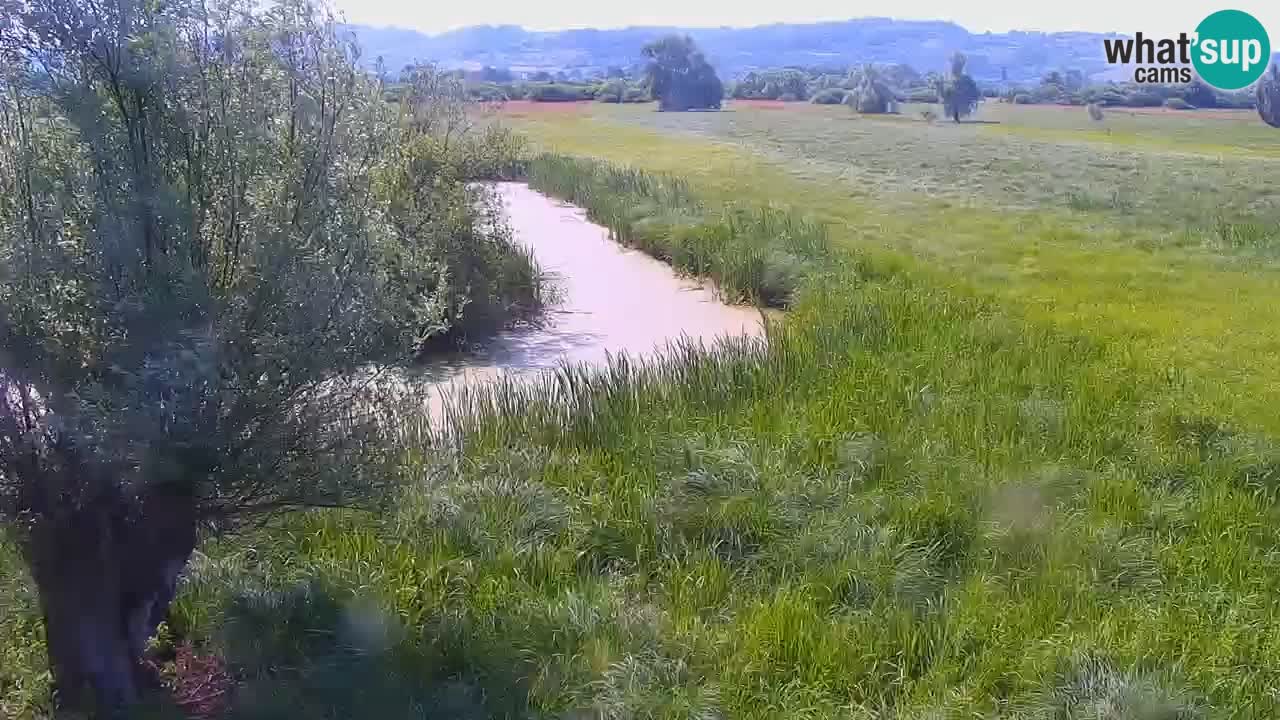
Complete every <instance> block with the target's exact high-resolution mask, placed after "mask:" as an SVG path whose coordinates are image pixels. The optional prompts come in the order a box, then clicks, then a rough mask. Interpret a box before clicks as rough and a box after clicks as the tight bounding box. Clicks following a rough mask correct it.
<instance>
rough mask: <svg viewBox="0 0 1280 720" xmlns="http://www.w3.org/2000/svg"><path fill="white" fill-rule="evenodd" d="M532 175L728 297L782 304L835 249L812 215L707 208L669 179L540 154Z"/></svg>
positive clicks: (533, 181)
mask: <svg viewBox="0 0 1280 720" xmlns="http://www.w3.org/2000/svg"><path fill="white" fill-rule="evenodd" d="M528 179H529V184H530V185H531V186H532V187H534V188H535V189H537V190H541V191H542V192H545V193H548V194H550V195H554V196H556V197H558V198H561V199H564V200H567V201H569V202H571V203H573V204H575V205H578V206H579V207H582V208H585V209H586V211H587V214H588V216H589V217H590V218H591V219H592V220H594V221H596V222H598V223H600V224H601V225H604V226H605V227H607V228H609V231H610V233H611V234H612V235H613V237H614V238H615V239H616V240H617V241H619V242H621V243H623V244H625V245H629V246H631V247H635V248H637V249H639V250H642V251H644V252H646V253H648V254H650V255H652V256H654V257H656V258H658V259H659V260H662V261H664V262H667V263H670V264H671V265H672V266H674V267H675V268H677V269H679V270H681V271H683V272H686V273H689V274H692V275H697V276H701V277H708V278H711V279H712V280H714V281H715V283H716V284H717V286H718V287H719V288H720V290H721V292H722V294H723V295H724V297H725V298H726V299H727V300H729V301H730V302H750V303H754V304H757V305H764V306H768V307H784V306H786V305H787V303H788V302H789V301H790V298H791V296H792V295H793V294H794V293H795V291H796V289H797V288H798V287H799V284H800V281H801V279H802V278H803V277H805V276H806V275H808V274H812V273H813V272H815V271H816V270H818V269H819V268H822V267H823V266H824V265H825V264H826V263H827V261H828V259H829V257H830V254H831V253H830V247H829V243H828V241H827V233H826V228H825V227H823V226H822V225H821V224H819V223H817V222H814V221H813V220H810V219H808V218H805V217H804V216H802V215H799V214H796V213H793V212H788V211H785V210H779V209H776V208H770V207H759V206H755V207H739V206H733V205H729V206H725V207H722V208H710V207H707V206H706V205H704V204H703V203H700V202H699V201H697V200H696V199H695V198H694V196H693V194H692V193H691V192H690V191H689V188H688V186H687V184H686V183H684V182H683V181H681V180H680V179H678V178H676V177H672V176H666V175H655V174H651V173H646V172H643V171H640V170H635V169H630V168H620V167H616V166H612V165H608V164H606V163H600V162H596V161H593V160H586V159H579V158H572V157H567V156H563V155H540V156H538V157H536V158H534V159H533V160H532V161H531V162H530V163H529V167H528Z"/></svg>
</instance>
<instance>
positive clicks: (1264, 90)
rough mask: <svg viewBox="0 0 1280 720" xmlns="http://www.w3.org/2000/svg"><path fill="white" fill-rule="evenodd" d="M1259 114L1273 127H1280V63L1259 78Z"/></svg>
mask: <svg viewBox="0 0 1280 720" xmlns="http://www.w3.org/2000/svg"><path fill="white" fill-rule="evenodd" d="M1256 92H1257V95H1258V115H1259V116H1260V117H1261V118H1262V121H1263V122H1265V123H1266V124H1268V125H1270V126H1271V127H1276V128H1280V63H1272V64H1271V67H1270V68H1269V69H1268V70H1267V71H1266V72H1264V73H1263V74H1262V78H1261V79H1259V80H1258V86H1257V90H1256Z"/></svg>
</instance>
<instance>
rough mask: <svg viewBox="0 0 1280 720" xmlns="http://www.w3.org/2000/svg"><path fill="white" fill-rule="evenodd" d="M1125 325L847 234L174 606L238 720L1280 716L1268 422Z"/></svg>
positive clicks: (203, 564)
mask: <svg viewBox="0 0 1280 720" xmlns="http://www.w3.org/2000/svg"><path fill="white" fill-rule="evenodd" d="M616 177H617V178H624V177H626V174H625V173H624V172H622V171H619V175H617V176H616ZM633 177H634V178H635V179H634V181H633V182H634V183H635V184H636V185H642V184H643V183H648V182H662V183H670V184H667V185H665V186H664V188H662V189H658V188H653V189H650V190H646V191H645V192H647V193H650V194H652V195H661V194H664V193H665V194H667V195H668V197H669V198H674V197H676V196H677V195H678V194H679V193H687V189H680V185H679V183H678V182H672V181H668V180H666V179H664V178H655V177H654V176H643V175H634V176H633ZM619 182H620V180H619ZM637 196H639V193H637ZM686 197H687V195H686ZM691 207H696V204H692V203H691ZM691 212H692V211H691ZM1116 350H1117V349H1116V348H1114V347H1111V346H1109V345H1108V344H1107V343H1105V342H1103V341H1100V340H1096V339H1092V338H1089V337H1083V336H1079V335H1075V334H1071V333H1067V332H1064V331H1061V330H1058V329H1055V328H1052V327H1048V326H1046V325H1044V324H1040V323H1036V322H1032V321H1029V320H1027V319H1024V318H1022V317H1020V316H1018V315H1017V314H1014V313H1012V312H1010V311H1009V310H1007V309H1003V308H1001V307H1000V306H998V305H996V304H993V303H991V302H986V301H982V300H978V299H975V298H974V297H972V296H970V295H966V294H963V293H960V292H957V291H951V290H943V289H939V288H938V287H936V286H934V285H932V284H929V283H928V281H926V280H921V279H918V278H915V277H913V276H909V275H906V274H903V273H900V272H887V271H885V270H884V269H883V268H879V267H875V266H872V265H869V264H868V263H867V262H866V261H863V260H860V259H859V258H856V257H846V256H844V255H834V256H832V257H830V258H829V259H828V260H827V261H826V263H825V264H823V265H820V266H816V267H815V271H814V272H813V273H812V274H810V275H808V276H806V277H805V279H803V280H802V281H801V282H800V283H799V285H798V288H797V289H796V290H795V292H794V294H793V295H792V298H791V303H790V305H789V312H788V313H787V314H786V317H785V318H783V319H781V320H778V321H774V322H772V323H771V324H770V325H769V328H768V333H767V337H766V338H765V339H764V340H762V341H760V340H727V341H724V342H722V343H719V344H716V345H712V346H704V345H699V344H691V343H678V344H676V345H674V346H672V347H671V348H669V349H668V351H667V352H666V353H663V354H661V355H659V356H658V357H656V358H653V359H651V360H648V361H644V362H639V361H635V360H633V359H630V358H626V357H618V358H615V359H614V360H613V361H612V362H611V363H610V364H608V365H607V366H606V367H603V368H596V369H591V368H584V367H566V368H562V369H561V370H559V371H558V372H556V373H553V374H551V375H548V376H546V377H544V378H542V379H541V380H539V381H536V382H534V383H533V384H510V383H508V384H497V385H493V386H489V387H485V388H478V389H474V390H472V391H470V392H469V393H467V394H466V395H465V396H464V397H463V398H462V401H461V402H460V403H459V406H458V408H457V410H456V412H455V414H454V415H452V416H451V417H450V418H449V424H448V428H447V432H445V433H443V434H441V435H440V436H438V437H437V438H435V439H433V438H429V437H418V438H417V439H416V440H415V441H414V442H412V443H409V444H408V445H407V446H406V448H405V449H404V451H405V462H404V464H403V467H402V470H401V473H402V477H401V478H400V480H401V483H400V488H401V489H400V491H399V492H398V493H397V495H396V496H395V497H394V498H391V499H390V500H391V502H389V503H388V506H387V510H386V512H384V513H381V514H373V515H366V514H357V513H350V512H317V513H311V514H307V515H301V516H294V517H291V518H288V519H286V520H285V521H283V522H282V523H281V524H280V525H278V526H275V527H271V528H268V529H266V530H265V531H263V532H262V533H261V534H258V535H254V536H249V537H245V538H240V539H238V540H237V541H236V542H235V543H233V544H227V545H214V546H210V547H206V548H205V554H203V555H200V556H198V557H197V558H196V560H195V561H194V562H193V564H192V567H191V569H190V571H189V572H188V574H187V576H186V578H185V581H184V586H183V588H182V592H181V595H180V599H179V601H178V603H177V607H176V612H175V616H174V618H173V625H174V628H175V631H176V632H177V633H178V635H179V636H184V637H188V638H191V639H194V640H196V641H197V642H198V644H199V645H200V646H201V647H203V648H206V649H208V650H209V651H211V652H216V653H218V654H219V655H220V656H222V657H223V658H225V659H226V661H227V662H228V664H229V665H230V666H231V667H232V669H233V670H235V672H236V673H237V676H238V677H239V678H240V680H241V691H240V692H239V693H238V694H237V696H236V698H235V701H234V704H233V705H234V706H233V710H232V716H233V717H244V718H263V719H266V718H293V717H315V718H340V717H341V718H346V717H354V716H362V717H374V716H378V717H404V716H427V717H436V716H440V717H450V718H454V717H458V718H488V717H511V718H525V717H539V718H549V717H556V718H577V717H599V718H618V719H622V718H673V719H674V718H749V719H756V718H760V719H763V718H771V719H772V718H777V719H779V720H781V719H782V718H788V719H789V718H841V719H845V718H971V717H1000V718H1027V719H1044V720H1049V719H1053V720H1057V719H1060V718H1061V719H1078V720H1085V719H1086V718H1088V719H1090V720H1100V719H1104V718H1105V719H1108V720H1110V719H1117V720H1119V719H1143V720H1149V719H1161V720H1164V719H1170V718H1218V717H1222V718H1269V717H1275V716H1276V715H1277V713H1280V696H1277V694H1276V693H1275V692H1274V689H1275V688H1276V687H1280V665H1277V664H1276V662H1275V658H1276V657H1280V609H1278V606H1277V604H1276V603H1274V602H1272V601H1271V598H1273V597H1275V596H1276V594H1277V593H1278V592H1280V563H1277V561H1276V553H1275V550H1274V548H1275V547H1276V545H1277V540H1278V539H1280V538H1278V537H1277V531H1276V530H1275V528H1277V527H1280V513H1277V508H1276V501H1277V499H1278V494H1280V450H1278V449H1277V448H1276V446H1275V444H1274V443H1273V441H1272V439H1271V438H1268V437H1259V436H1254V435H1250V434H1248V433H1244V432H1241V431H1239V430H1236V429H1234V428H1233V427H1232V424H1231V423H1230V422H1229V419H1228V418H1217V417H1206V416H1204V415H1202V414H1199V413H1198V412H1197V411H1196V410H1195V408H1196V407H1198V406H1197V405H1195V404H1194V403H1192V402H1191V401H1190V400H1189V399H1188V398H1187V397H1185V396H1184V395H1182V394H1181V393H1182V392H1183V390H1182V388H1181V387H1180V386H1179V385H1177V384H1176V383H1175V382H1173V380H1172V379H1170V378H1168V377H1165V376H1152V375H1150V374H1147V373H1146V372H1144V370H1143V369H1142V365H1141V364H1140V362H1139V361H1138V360H1137V359H1131V358H1128V357H1127V356H1126V355H1125V353H1122V352H1117V351H1116ZM0 559H3V556H2V555H0ZM23 612H24V613H27V612H34V611H33V610H30V609H28V610H24V611H23ZM24 617H26V615H24Z"/></svg>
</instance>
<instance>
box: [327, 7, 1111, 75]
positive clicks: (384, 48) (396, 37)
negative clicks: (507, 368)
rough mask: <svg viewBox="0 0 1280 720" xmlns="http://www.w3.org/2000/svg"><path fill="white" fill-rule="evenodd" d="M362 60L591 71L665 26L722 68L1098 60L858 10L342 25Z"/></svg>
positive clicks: (1053, 44) (633, 58)
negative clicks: (604, 25)
mask: <svg viewBox="0 0 1280 720" xmlns="http://www.w3.org/2000/svg"><path fill="white" fill-rule="evenodd" d="M351 29H352V30H354V31H355V33H356V35H357V36H358V37H359V39H360V41H361V44H362V45H364V47H365V52H366V57H367V58H368V59H369V60H370V61H371V62H372V60H373V59H374V58H376V57H379V56H381V57H382V58H383V60H384V62H385V63H386V65H387V67H388V68H392V69H397V68H400V67H403V66H404V65H405V64H407V63H410V62H413V61H415V60H416V61H434V62H437V63H440V64H442V65H445V66H448V67H477V68H478V67H480V66H484V65H492V66H494V67H510V68H513V69H517V70H547V71H550V72H556V71H565V72H575V71H576V72H579V73H583V74H592V73H598V72H602V71H604V70H605V69H606V68H608V67H610V66H616V67H621V68H627V67H633V66H636V65H637V64H638V63H639V62H640V61H641V58H640V48H641V47H642V46H643V45H644V44H645V43H646V42H648V41H650V40H652V39H653V38H655V37H658V36H660V35H663V34H666V33H670V32H682V33H688V34H689V35H692V36H693V38H694V39H695V40H696V41H697V42H698V44H699V45H700V46H701V47H702V48H703V50H704V51H705V52H706V53H707V56H708V57H709V58H710V59H711V61H712V62H713V63H714V64H715V65H716V67H717V68H718V69H719V70H720V72H721V73H722V74H724V75H727V76H736V75H740V74H742V73H744V72H746V71H748V70H754V69H761V68H776V67H781V66H787V65H793V66H806V67H812V66H830V67H841V68H843V67H847V66H849V65H853V64H857V63H864V62H874V63H908V64H910V65H912V66H913V67H915V68H916V69H918V70H920V71H922V72H924V71H928V70H939V71H940V70H942V69H943V68H945V67H946V63H947V58H948V56H950V54H951V53H952V52H955V51H956V50H959V51H961V52H964V53H965V54H967V55H968V56H969V72H970V73H972V74H973V75H974V76H975V77H976V78H977V79H978V80H979V81H987V82H997V81H1000V80H1001V77H1002V73H1004V74H1006V75H1007V77H1008V79H1009V80H1010V81H1012V82H1027V81H1031V80H1035V79H1038V78H1040V77H1041V76H1043V75H1044V74H1045V73H1046V72H1049V71H1051V70H1066V69H1078V70H1081V71H1083V72H1085V73H1086V74H1087V75H1093V74H1097V73H1101V72H1104V71H1106V70H1107V68H1108V66H1107V64H1106V60H1105V58H1104V57H1103V54H1102V40H1103V38H1105V37H1115V36H1114V35H1111V36H1108V35H1102V34H1098V33H1082V32H1062V33H1038V32H1012V33H982V34H975V33H971V32H969V31H968V30H965V29H964V28H962V27H960V26H959V25H956V24H955V23H950V22H940V21H910V20H890V19H885V18H863V19H858V20H847V21H843V22H824V23H813V24H805V25H786V24H778V25H764V26H760V27H753V28H674V27H633V28H625V29H621V30H564V31H556V32H537V31H531V30H525V29H523V28H520V27H517V26H513V25H503V26H484V27H470V28H463V29H461V30H455V31H452V32H447V33H443V34H440V35H426V34H423V33H419V32H415V31H412V30H402V29H394V28H374V27H368V26H351Z"/></svg>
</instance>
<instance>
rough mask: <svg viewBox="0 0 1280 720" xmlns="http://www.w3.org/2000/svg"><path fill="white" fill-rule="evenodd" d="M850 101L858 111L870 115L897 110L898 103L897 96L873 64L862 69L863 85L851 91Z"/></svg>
mask: <svg viewBox="0 0 1280 720" xmlns="http://www.w3.org/2000/svg"><path fill="white" fill-rule="evenodd" d="M848 102H849V103H850V104H851V105H853V106H854V109H855V110H857V111H858V112H860V113H863V114H870V115H878V114H883V113H887V112H897V104H898V101H897V97H896V96H895V95H894V93H893V91H892V90H890V89H889V86H888V85H887V84H885V82H884V81H883V80H881V79H880V76H879V73H878V72H877V71H876V69H875V68H874V67H873V66H867V67H865V68H863V69H862V82H861V85H860V86H859V87H858V88H857V89H856V90H854V91H852V92H850V93H849V96H848Z"/></svg>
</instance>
